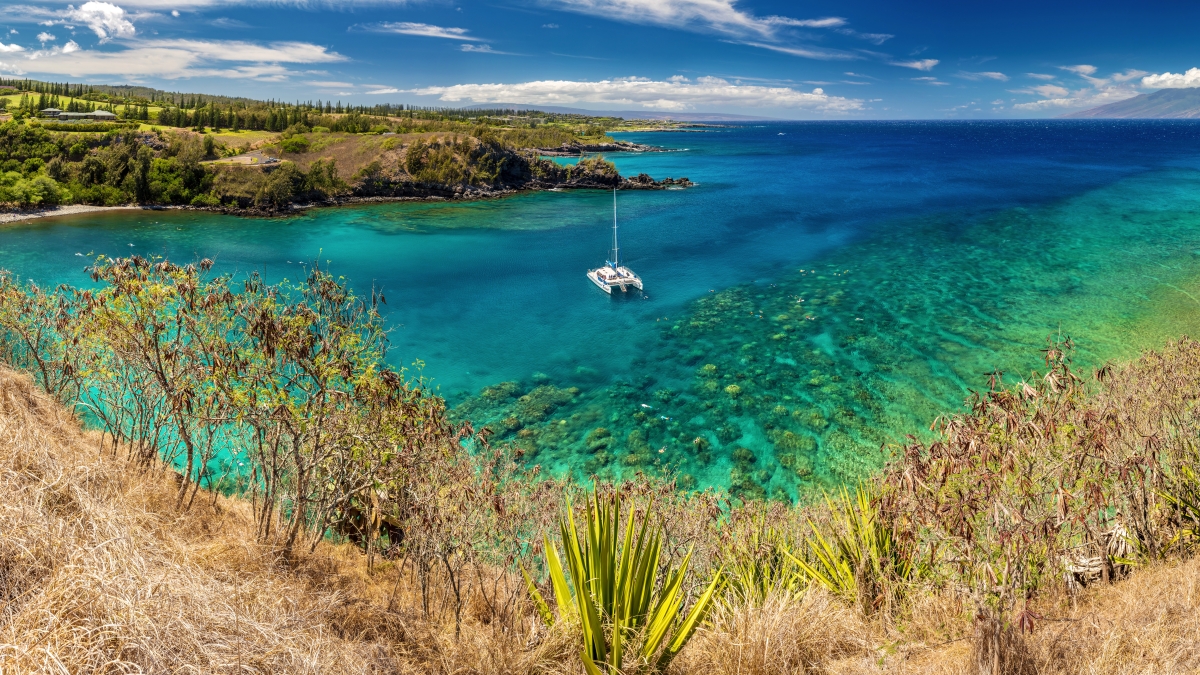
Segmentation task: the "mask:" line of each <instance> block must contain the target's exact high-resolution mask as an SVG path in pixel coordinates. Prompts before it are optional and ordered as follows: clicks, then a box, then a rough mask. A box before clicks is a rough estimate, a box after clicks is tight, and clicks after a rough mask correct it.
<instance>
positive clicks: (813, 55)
mask: <svg viewBox="0 0 1200 675" xmlns="http://www.w3.org/2000/svg"><path fill="white" fill-rule="evenodd" d="M738 44H744V45H747V46H750V47H758V48H759V49H769V50H771V51H773V52H779V53H781V54H790V55H792V56H801V57H804V58H806V59H816V60H818V61H858V60H861V59H863V58H864V57H863V55H862V54H857V53H855V52H848V51H843V50H840V49H823V48H820V47H789V46H787V45H776V44H770V43H766V42H742V43H738Z"/></svg>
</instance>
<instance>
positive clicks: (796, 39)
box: [543, 0, 894, 60]
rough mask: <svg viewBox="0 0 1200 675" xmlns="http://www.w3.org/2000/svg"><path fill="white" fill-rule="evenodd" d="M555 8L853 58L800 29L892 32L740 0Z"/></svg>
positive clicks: (559, 4)
mask: <svg viewBox="0 0 1200 675" xmlns="http://www.w3.org/2000/svg"><path fill="white" fill-rule="evenodd" d="M543 4H546V5H548V6H552V7H553V8H554V9H559V10H564V9H565V10H567V11H573V12H578V13H581V14H588V15H591V16H598V17H601V18H604V19H609V20H615V21H622V22H625V23H634V24H642V25H656V26H663V27H666V28H673V29H679V30H688V31H693V32H709V33H717V34H721V35H724V36H726V39H727V40H729V41H732V42H739V43H741V44H745V45H749V46H751V47H757V48H760V49H769V50H771V51H775V52H778V53H781V54H788V55H791V56H799V57H802V58H810V59H819V60H833V59H853V58H862V56H855V55H852V54H851V53H850V52H845V51H841V50H837V49H830V48H826V47H816V46H813V45H811V44H808V43H809V42H811V39H809V37H810V36H806V35H804V34H802V33H798V32H797V31H796V30H794V29H798V28H811V29H825V30H833V31H835V32H837V33H839V34H842V35H848V36H852V37H855V38H858V39H862V40H866V41H868V42H871V43H872V44H876V45H879V44H883V43H884V42H886V41H887V40H890V39H891V38H892V37H894V36H893V35H891V34H890V33H860V32H858V31H856V30H854V29H852V28H849V27H848V24H849V21H847V20H846V19H845V18H843V17H840V16H827V17H820V18H810V19H797V18H793V17H787V16H774V15H772V16H758V15H755V14H752V13H751V12H749V11H746V10H743V9H741V8H740V7H738V6H737V2H736V0H667V1H664V0H555V2H553V3H552V4H551V3H550V0H544V2H543Z"/></svg>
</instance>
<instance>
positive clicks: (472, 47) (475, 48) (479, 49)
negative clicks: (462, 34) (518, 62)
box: [462, 44, 518, 56]
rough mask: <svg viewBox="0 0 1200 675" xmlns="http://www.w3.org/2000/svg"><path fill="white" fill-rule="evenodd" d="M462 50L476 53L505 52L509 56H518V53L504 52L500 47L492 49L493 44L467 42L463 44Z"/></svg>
mask: <svg viewBox="0 0 1200 675" xmlns="http://www.w3.org/2000/svg"><path fill="white" fill-rule="evenodd" d="M462 51H464V52H472V53H475V54H505V55H508V56H517V55H518V54H516V53H515V52H502V51H500V50H498V49H492V46H491V45H476V44H465V45H463V46H462Z"/></svg>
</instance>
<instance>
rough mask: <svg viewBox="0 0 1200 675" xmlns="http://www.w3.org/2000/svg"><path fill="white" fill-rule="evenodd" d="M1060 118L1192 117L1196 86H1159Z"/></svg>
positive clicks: (1198, 96)
mask: <svg viewBox="0 0 1200 675" xmlns="http://www.w3.org/2000/svg"><path fill="white" fill-rule="evenodd" d="M1061 117H1062V118H1063V119H1193V118H1197V117H1200V89H1160V90H1159V91H1156V92H1154V93H1152V94H1141V95H1139V96H1134V97H1133V98H1127V99H1125V100H1124V101H1117V102H1116V103H1109V104H1107V105H1102V106H1099V107H1096V108H1090V109H1088V110H1081V111H1079V112H1073V113H1068V114H1066V115H1062V116H1061Z"/></svg>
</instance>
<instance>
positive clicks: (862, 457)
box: [0, 120, 1200, 498]
mask: <svg viewBox="0 0 1200 675" xmlns="http://www.w3.org/2000/svg"><path fill="white" fill-rule="evenodd" d="M620 136H621V137H622V138H625V139H628V140H633V141H637V142H640V143H647V144H651V145H656V146H660V147H663V148H665V149H667V150H669V151H668V152H656V153H640V154H618V155H612V156H609V159H611V160H613V161H614V162H615V163H616V164H617V167H618V168H619V169H620V170H621V172H622V173H623V174H625V175H631V174H636V173H641V172H645V173H648V174H650V175H651V176H653V177H655V178H663V177H667V176H671V177H675V178H679V177H682V176H686V177H688V178H690V179H691V180H692V181H694V182H695V183H696V186H695V187H692V188H688V189H684V190H665V191H621V192H620V193H619V194H618V197H617V207H618V216H619V219H620V224H621V246H622V260H623V262H625V263H626V264H628V265H629V266H630V267H632V268H633V269H634V270H635V271H636V272H637V273H638V274H639V275H641V276H642V278H643V279H644V281H645V284H646V289H645V293H641V294H638V293H633V292H630V293H627V294H623V295H622V294H618V296H619V297H612V298H610V297H608V296H606V295H605V294H604V293H603V292H601V291H600V290H599V289H597V288H596V287H595V286H593V285H592V284H591V283H590V282H589V281H588V280H587V279H586V278H585V277H584V273H585V272H586V270H587V269H588V268H591V267H597V266H599V265H601V264H603V263H604V261H605V260H606V258H607V254H608V249H609V246H610V240H611V224H612V220H611V219H612V194H611V193H605V192H600V191H564V192H539V193H530V194H523V195H518V196H514V197H509V198H504V199H498V200H492V201H484V202H473V203H401V204H381V205H371V206H362V207H352V208H333V209H316V210H312V211H309V212H306V213H303V214H302V215H297V216H294V217H288V218H275V219H251V218H237V217H231V216H221V215H214V214H208V213H199V212H172V211H120V212H107V213H94V214H82V215H78V216H71V217H62V218H54V219H45V220H40V221H33V222H31V223H27V224H19V225H12V226H5V227H3V228H0V267H3V268H7V269H9V270H12V271H13V272H16V273H17V274H19V275H21V276H22V277H25V278H29V279H32V280H35V281H37V282H39V283H42V284H46V283H59V282H66V283H71V284H77V285H82V284H87V283H89V282H90V280H89V279H88V278H87V276H86V275H85V273H84V271H83V268H84V266H85V265H86V263H87V258H86V256H87V255H88V254H90V253H104V254H106V255H110V256H123V255H129V254H133V253H136V254H140V255H162V256H166V257H168V258H170V259H172V260H174V261H176V262H186V261H191V260H194V259H199V258H203V257H209V258H212V259H214V260H215V261H216V262H217V269H218V271H229V272H234V273H244V272H248V271H251V270H257V271H260V272H262V273H263V274H264V275H265V276H266V277H267V278H268V279H270V280H278V279H282V278H293V279H295V278H299V277H301V276H302V275H303V267H302V266H303V265H305V264H312V263H313V262H314V261H320V262H321V264H322V265H327V266H328V267H330V268H331V269H332V271H334V272H335V273H336V274H340V275H343V276H345V277H346V279H347V280H348V281H349V282H350V283H351V284H352V285H353V286H355V287H356V288H357V289H359V290H360V291H362V292H364V293H365V292H366V291H367V290H369V289H370V288H372V287H375V288H379V289H382V290H383V292H384V293H385V295H386V297H387V301H388V305H387V308H386V313H387V319H388V322H389V325H390V326H391V328H392V334H391V338H392V340H391V351H390V357H389V358H390V360H391V361H392V362H393V363H394V364H396V365H398V366H406V367H409V368H410V369H411V370H410V371H409V372H410V374H415V373H416V372H418V370H419V372H420V373H421V374H422V375H423V376H424V377H426V378H428V379H429V380H430V381H431V382H432V386H434V387H436V388H437V389H438V391H439V393H440V394H441V395H443V396H445V397H446V398H447V399H448V401H449V402H450V403H451V404H452V405H453V406H455V407H454V414H455V415H456V416H458V417H460V418H462V419H471V420H472V421H473V422H474V423H475V424H476V427H477V428H479V427H483V426H485V425H486V426H487V427H489V428H490V429H491V430H492V431H493V436H492V441H493V442H505V443H510V444H513V445H515V446H517V447H518V448H519V449H520V450H521V452H522V453H523V456H524V460H525V461H527V462H529V463H531V464H540V465H542V466H543V467H545V468H547V469H548V470H551V471H556V472H563V471H569V472H573V473H574V474H575V475H576V476H577V477H578V478H580V479H586V477H588V476H591V475H599V476H603V477H617V476H622V475H631V474H632V473H634V472H638V471H647V472H673V473H675V474H676V475H677V476H678V478H679V480H680V482H681V485H683V486H685V487H695V488H702V487H707V486H720V487H723V488H726V489H729V490H731V491H732V492H734V493H735V494H739V495H741V496H746V497H761V496H774V497H779V498H795V497H797V496H803V495H805V494H809V493H815V492H817V491H819V490H823V489H828V488H829V487H832V486H834V485H837V484H839V483H843V482H846V481H853V480H855V479H857V478H859V477H862V476H864V475H867V474H869V473H870V472H871V471H874V470H877V469H878V468H879V467H880V466H881V465H882V463H883V462H884V461H885V460H886V457H887V455H888V452H889V449H888V448H889V447H891V446H893V445H894V444H895V443H896V442H898V441H900V440H902V439H903V438H904V436H905V435H906V434H917V435H920V434H922V433H927V428H928V426H929V424H930V422H931V421H932V420H933V419H934V418H935V417H936V416H937V415H939V414H944V413H947V412H953V411H956V410H960V409H961V407H962V402H963V399H964V397H965V396H967V395H968V394H969V392H970V390H971V389H980V388H985V387H986V386H987V376H988V374H989V373H991V372H993V371H995V370H1001V371H1003V372H1004V373H1006V381H1009V382H1013V381H1016V380H1017V379H1020V378H1022V377H1027V376H1029V374H1030V372H1031V370H1032V369H1034V368H1036V367H1037V365H1038V364H1039V362H1040V358H1041V353H1040V351H1039V350H1041V349H1043V348H1044V347H1045V344H1046V339H1047V337H1048V336H1051V335H1054V336H1069V337H1071V338H1072V339H1073V340H1074V341H1075V343H1076V344H1077V350H1076V355H1075V357H1076V360H1077V361H1078V362H1079V363H1080V364H1081V365H1083V366H1085V367H1094V366H1097V365H1099V364H1100V363H1102V362H1104V361H1107V360H1117V359H1125V358H1130V357H1132V356H1135V355H1136V354H1137V353H1138V351H1140V350H1142V349H1146V348H1153V347H1155V346H1159V345H1161V344H1162V343H1163V342H1164V341H1165V340H1167V339H1169V338H1171V337H1173V336H1178V335H1181V334H1185V333H1190V334H1193V335H1195V334H1196V333H1197V332H1200V331H1198V330H1197V329H1198V328H1200V123H1196V122H1190V121H1060V120H1051V121H1046V120H1039V121H1016V122H806V123H769V124H755V125H732V126H724V127H706V128H702V129H696V130H692V131H688V132H656V133H649V132H647V133H627V134H621V135H620Z"/></svg>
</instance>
